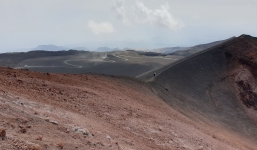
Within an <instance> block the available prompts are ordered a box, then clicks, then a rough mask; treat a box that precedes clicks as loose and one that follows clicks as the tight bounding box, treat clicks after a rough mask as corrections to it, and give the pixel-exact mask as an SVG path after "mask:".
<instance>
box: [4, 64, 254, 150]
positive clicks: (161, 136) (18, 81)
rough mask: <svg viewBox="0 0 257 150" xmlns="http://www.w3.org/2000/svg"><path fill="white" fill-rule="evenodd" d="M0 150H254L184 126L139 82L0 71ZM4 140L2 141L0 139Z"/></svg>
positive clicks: (215, 132) (205, 128) (214, 130)
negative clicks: (4, 130)
mask: <svg viewBox="0 0 257 150" xmlns="http://www.w3.org/2000/svg"><path fill="white" fill-rule="evenodd" d="M0 83H1V84H0V128H2V129H6V139H5V138H3V139H4V140H0V149H1V150H2V149H3V150H6V149H19V150H20V149H21V150H23V149H24V150H25V149H26V150H40V149H51V150H55V149H66V150H74V149H79V150H86V149H114V150H139V149H142V150H150V149H153V150H162V149H163V150H164V149H167V150H170V149H202V150H205V149H217V150H222V149H224V150H228V149H254V147H255V146H256V145H254V142H251V141H247V140H246V139H244V138H241V137H239V136H237V135H236V134H234V133H232V132H230V131H225V130H224V129H223V128H221V127H219V126H215V127H213V126H209V125H207V124H206V123H203V122H200V121H198V120H196V119H194V118H191V119H190V118H187V117H185V116H183V115H182V114H180V113H179V112H177V111H175V110H174V109H173V108H171V107H170V106H168V105H167V104H166V103H165V102H163V100H161V99H160V98H159V97H157V96H156V95H155V94H154V93H153V92H152V90H151V88H150V87H149V86H148V85H147V84H146V83H144V82H141V81H137V80H136V79H133V78H126V77H113V76H106V75H95V74H83V75H65V74H47V73H36V72H30V71H26V70H15V69H10V68H0ZM0 136H3V137H4V135H0Z"/></svg>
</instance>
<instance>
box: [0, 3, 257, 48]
mask: <svg viewBox="0 0 257 150" xmlns="http://www.w3.org/2000/svg"><path fill="white" fill-rule="evenodd" d="M256 8H257V1H256V0H0V20H1V21H0V52H11V51H15V50H22V49H23V48H28V49H29V48H34V47H37V46H38V45H48V44H54V45H58V46H64V47H86V48H88V49H90V50H93V49H96V48H98V47H111V48H116V47H119V48H124V47H129V48H146V49H152V48H161V47H175V46H193V45H197V44H204V43H208V42H213V41H217V40H223V39H227V38H230V37H232V36H240V35H241V34H250V35H252V36H257V30H256V26H257V19H256V14H257V9H256Z"/></svg>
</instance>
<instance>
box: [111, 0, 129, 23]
mask: <svg viewBox="0 0 257 150" xmlns="http://www.w3.org/2000/svg"><path fill="white" fill-rule="evenodd" d="M113 2H114V4H113V10H115V11H116V12H117V14H118V19H120V20H121V21H122V23H123V24H125V25H129V24H130V21H129V20H128V18H127V15H126V11H125V8H124V0H114V1H113Z"/></svg>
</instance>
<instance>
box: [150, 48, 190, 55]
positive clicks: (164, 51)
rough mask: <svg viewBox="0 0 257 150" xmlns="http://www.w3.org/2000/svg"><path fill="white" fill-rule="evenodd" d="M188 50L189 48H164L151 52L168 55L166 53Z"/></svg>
mask: <svg viewBox="0 0 257 150" xmlns="http://www.w3.org/2000/svg"><path fill="white" fill-rule="evenodd" d="M189 48H190V47H165V48H159V49H154V50H153V51H154V52H157V53H165V54H168V53H172V52H175V51H184V50H187V49H189Z"/></svg>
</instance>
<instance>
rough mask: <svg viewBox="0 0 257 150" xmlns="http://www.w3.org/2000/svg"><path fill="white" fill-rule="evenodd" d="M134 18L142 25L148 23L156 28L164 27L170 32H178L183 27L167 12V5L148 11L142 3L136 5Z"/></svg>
mask: <svg viewBox="0 0 257 150" xmlns="http://www.w3.org/2000/svg"><path fill="white" fill-rule="evenodd" d="M136 6H137V7H136V16H137V19H138V20H139V21H140V22H142V23H150V24H152V25H155V26H158V27H166V28H169V29H171V30H178V29H181V28H182V27H184V24H183V23H182V22H181V21H180V20H178V19H175V18H174V17H173V16H172V15H171V13H170V12H169V9H170V8H169V5H168V4H166V5H162V6H161V8H160V9H149V8H148V7H147V6H145V5H144V3H142V2H137V3H136Z"/></svg>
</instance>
